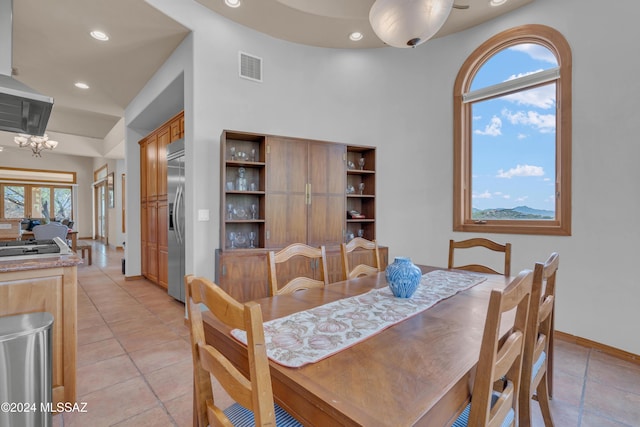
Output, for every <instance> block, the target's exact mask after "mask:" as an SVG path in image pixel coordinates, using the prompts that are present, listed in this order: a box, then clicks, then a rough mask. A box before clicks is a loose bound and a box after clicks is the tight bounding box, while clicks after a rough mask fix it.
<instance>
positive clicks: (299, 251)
mask: <svg viewBox="0 0 640 427" xmlns="http://www.w3.org/2000/svg"><path fill="white" fill-rule="evenodd" d="M294 257H303V258H304V259H306V261H309V262H310V263H312V264H313V267H310V268H307V266H309V264H308V263H306V262H305V264H304V265H305V268H304V270H306V271H307V272H308V271H319V273H318V275H319V276H318V277H317V278H316V277H309V276H311V275H312V274H309V276H304V275H302V276H293V275H294V274H297V273H292V270H293V269H294V267H292V268H289V269H286V268H285V269H283V270H282V271H283V273H282V276H283V277H284V276H285V274H284V272H286V273H287V274H286V279H285V280H286V283H285V284H284V285H281V284H280V283H279V280H278V269H277V266H278V265H283V264H284V263H287V262H289V261H290V260H292V258H294ZM267 258H268V260H269V293H270V295H271V296H274V295H282V294H288V293H291V292H295V291H300V290H303V289H311V288H318V287H322V286H326V285H328V284H329V280H328V273H327V271H328V270H327V255H326V252H325V248H324V246H320V247H319V248H314V247H311V246H308V245H305V244H304V243H293V244H291V245H289V246H287V247H286V248H284V249H282V250H281V251H279V252H274V251H269V253H268V254H267ZM317 264H319V265H317ZM318 267H319V268H318ZM296 271H297V270H296ZM292 276H293V277H292Z"/></svg>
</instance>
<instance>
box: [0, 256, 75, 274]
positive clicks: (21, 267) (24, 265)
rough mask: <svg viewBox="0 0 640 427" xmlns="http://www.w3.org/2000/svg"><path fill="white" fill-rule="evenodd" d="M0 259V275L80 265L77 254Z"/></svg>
mask: <svg viewBox="0 0 640 427" xmlns="http://www.w3.org/2000/svg"><path fill="white" fill-rule="evenodd" d="M5 258H6V259H3V258H0V273H7V272H12V271H27V270H40V269H44V268H56V267H72V266H74V265H78V264H82V262H83V261H82V258H81V257H79V256H78V255H77V254H72V255H54V256H42V255H33V256H32V257H30V258H28V259H12V257H5Z"/></svg>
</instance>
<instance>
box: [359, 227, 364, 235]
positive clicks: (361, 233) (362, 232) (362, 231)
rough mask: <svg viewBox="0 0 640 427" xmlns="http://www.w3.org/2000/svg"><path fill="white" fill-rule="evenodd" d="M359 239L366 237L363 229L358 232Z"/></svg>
mask: <svg viewBox="0 0 640 427" xmlns="http://www.w3.org/2000/svg"><path fill="white" fill-rule="evenodd" d="M358 237H364V230H363V229H362V228H361V229H359V230H358Z"/></svg>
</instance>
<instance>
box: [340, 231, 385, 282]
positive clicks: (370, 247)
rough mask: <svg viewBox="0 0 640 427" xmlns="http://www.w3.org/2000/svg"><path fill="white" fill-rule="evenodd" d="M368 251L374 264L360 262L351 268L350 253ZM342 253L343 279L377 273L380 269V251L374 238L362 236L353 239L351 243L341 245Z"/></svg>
mask: <svg viewBox="0 0 640 427" xmlns="http://www.w3.org/2000/svg"><path fill="white" fill-rule="evenodd" d="M354 251H355V252H356V253H357V252H362V251H366V252H368V253H369V255H370V257H369V258H370V259H371V260H372V262H371V264H372V265H367V264H358V265H356V266H355V267H353V269H351V270H350V269H349V254H352V253H353V252H354ZM340 253H341V254H342V279H343V280H347V279H353V278H356V277H360V276H368V275H370V274H376V273H378V272H379V271H380V252H379V251H378V243H377V242H376V241H375V240H373V241H371V240H366V239H363V238H362V237H356V238H355V239H351V241H350V242H349V243H343V244H341V245H340Z"/></svg>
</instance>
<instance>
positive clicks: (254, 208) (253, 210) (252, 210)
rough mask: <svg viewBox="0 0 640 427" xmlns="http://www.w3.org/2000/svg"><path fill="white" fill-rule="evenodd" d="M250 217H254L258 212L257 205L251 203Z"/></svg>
mask: <svg viewBox="0 0 640 427" xmlns="http://www.w3.org/2000/svg"><path fill="white" fill-rule="evenodd" d="M250 209H251V219H256V215H257V214H258V207H257V206H256V205H255V203H254V204H252V205H251V208H250Z"/></svg>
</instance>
